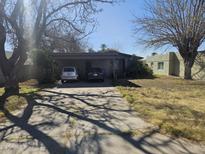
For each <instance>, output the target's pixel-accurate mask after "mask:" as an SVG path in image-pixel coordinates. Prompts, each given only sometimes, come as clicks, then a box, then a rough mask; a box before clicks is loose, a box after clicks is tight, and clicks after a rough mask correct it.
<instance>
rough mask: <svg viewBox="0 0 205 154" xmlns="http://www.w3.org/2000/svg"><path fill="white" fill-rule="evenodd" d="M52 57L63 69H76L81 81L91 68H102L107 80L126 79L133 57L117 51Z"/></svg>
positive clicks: (54, 55)
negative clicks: (68, 67)
mask: <svg viewBox="0 0 205 154" xmlns="http://www.w3.org/2000/svg"><path fill="white" fill-rule="evenodd" d="M52 56H53V58H54V59H55V60H56V62H57V63H58V64H59V66H60V68H61V69H62V68H63V67H65V66H74V67H76V68H77V70H78V73H79V76H80V78H81V79H86V77H87V72H88V70H89V68H91V67H99V68H102V69H103V70H104V72H105V76H106V77H107V78H118V77H119V78H121V77H125V75H126V70H127V68H128V65H129V60H130V59H131V57H132V55H128V54H124V53H120V52H117V51H115V50H109V51H106V52H94V53H85V52H84V53H53V54H52ZM137 58H138V59H142V58H141V57H137Z"/></svg>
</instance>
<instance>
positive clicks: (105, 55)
mask: <svg viewBox="0 0 205 154" xmlns="http://www.w3.org/2000/svg"><path fill="white" fill-rule="evenodd" d="M52 56H53V57H54V59H123V58H130V57H132V55H129V54H125V53H121V52H117V51H114V50H110V51H106V52H94V53H88V52H76V53H74V52H73V53H53V54H52ZM136 57H137V58H138V59H142V57H138V56H136Z"/></svg>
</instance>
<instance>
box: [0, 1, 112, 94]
mask: <svg viewBox="0 0 205 154" xmlns="http://www.w3.org/2000/svg"><path fill="white" fill-rule="evenodd" d="M99 2H102V3H113V2H114V0H0V34H1V35H0V68H1V70H2V72H3V75H4V77H5V80H6V82H5V90H6V91H8V92H9V91H12V92H17V93H18V91H19V86H18V83H19V79H18V72H19V70H20V69H21V68H22V66H23V65H24V63H25V61H26V59H27V52H28V51H30V50H31V49H32V48H42V46H43V42H44V41H45V39H47V38H52V37H53V36H52V35H50V33H49V32H50V31H52V30H53V29H55V30H56V31H58V33H61V34H64V35H67V34H69V33H78V36H81V37H82V36H83V35H86V32H87V31H88V30H89V29H92V25H93V24H94V23H95V18H94V17H93V15H94V14H95V13H98V12H99V11H100V10H99V9H97V3H99ZM55 37H57V36H55ZM8 42H9V43H10V44H11V45H12V47H13V55H12V56H11V57H10V58H9V59H7V57H6V55H5V44H6V43H8Z"/></svg>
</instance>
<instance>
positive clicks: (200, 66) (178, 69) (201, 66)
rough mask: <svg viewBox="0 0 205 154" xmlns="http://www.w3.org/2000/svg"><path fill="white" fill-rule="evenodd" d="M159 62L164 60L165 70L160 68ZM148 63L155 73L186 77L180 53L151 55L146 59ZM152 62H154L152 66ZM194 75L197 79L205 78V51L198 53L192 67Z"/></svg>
mask: <svg viewBox="0 0 205 154" xmlns="http://www.w3.org/2000/svg"><path fill="white" fill-rule="evenodd" d="M158 62H164V69H163V70H158V68H157V67H158V66H157V65H158ZM146 63H147V64H148V66H149V67H150V68H152V69H153V72H154V74H158V75H174V76H179V77H182V78H183V77H184V61H183V58H182V57H181V55H180V54H179V53H174V52H170V53H167V54H164V55H155V56H150V57H148V58H147V59H146ZM151 63H153V65H152V66H151ZM192 77H193V79H197V80H205V53H199V54H198V56H197V58H196V61H195V63H194V65H193V67H192Z"/></svg>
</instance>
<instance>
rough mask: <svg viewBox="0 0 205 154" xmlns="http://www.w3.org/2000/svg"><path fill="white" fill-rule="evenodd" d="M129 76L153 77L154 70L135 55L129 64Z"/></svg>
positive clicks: (138, 77)
mask: <svg viewBox="0 0 205 154" xmlns="http://www.w3.org/2000/svg"><path fill="white" fill-rule="evenodd" d="M127 77H129V78H135V79H140V78H153V71H152V70H151V69H150V68H149V67H148V66H147V65H146V64H144V63H143V62H142V61H139V60H138V59H137V58H136V57H135V56H133V57H132V59H131V61H130V63H129V66H128V70H127Z"/></svg>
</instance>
